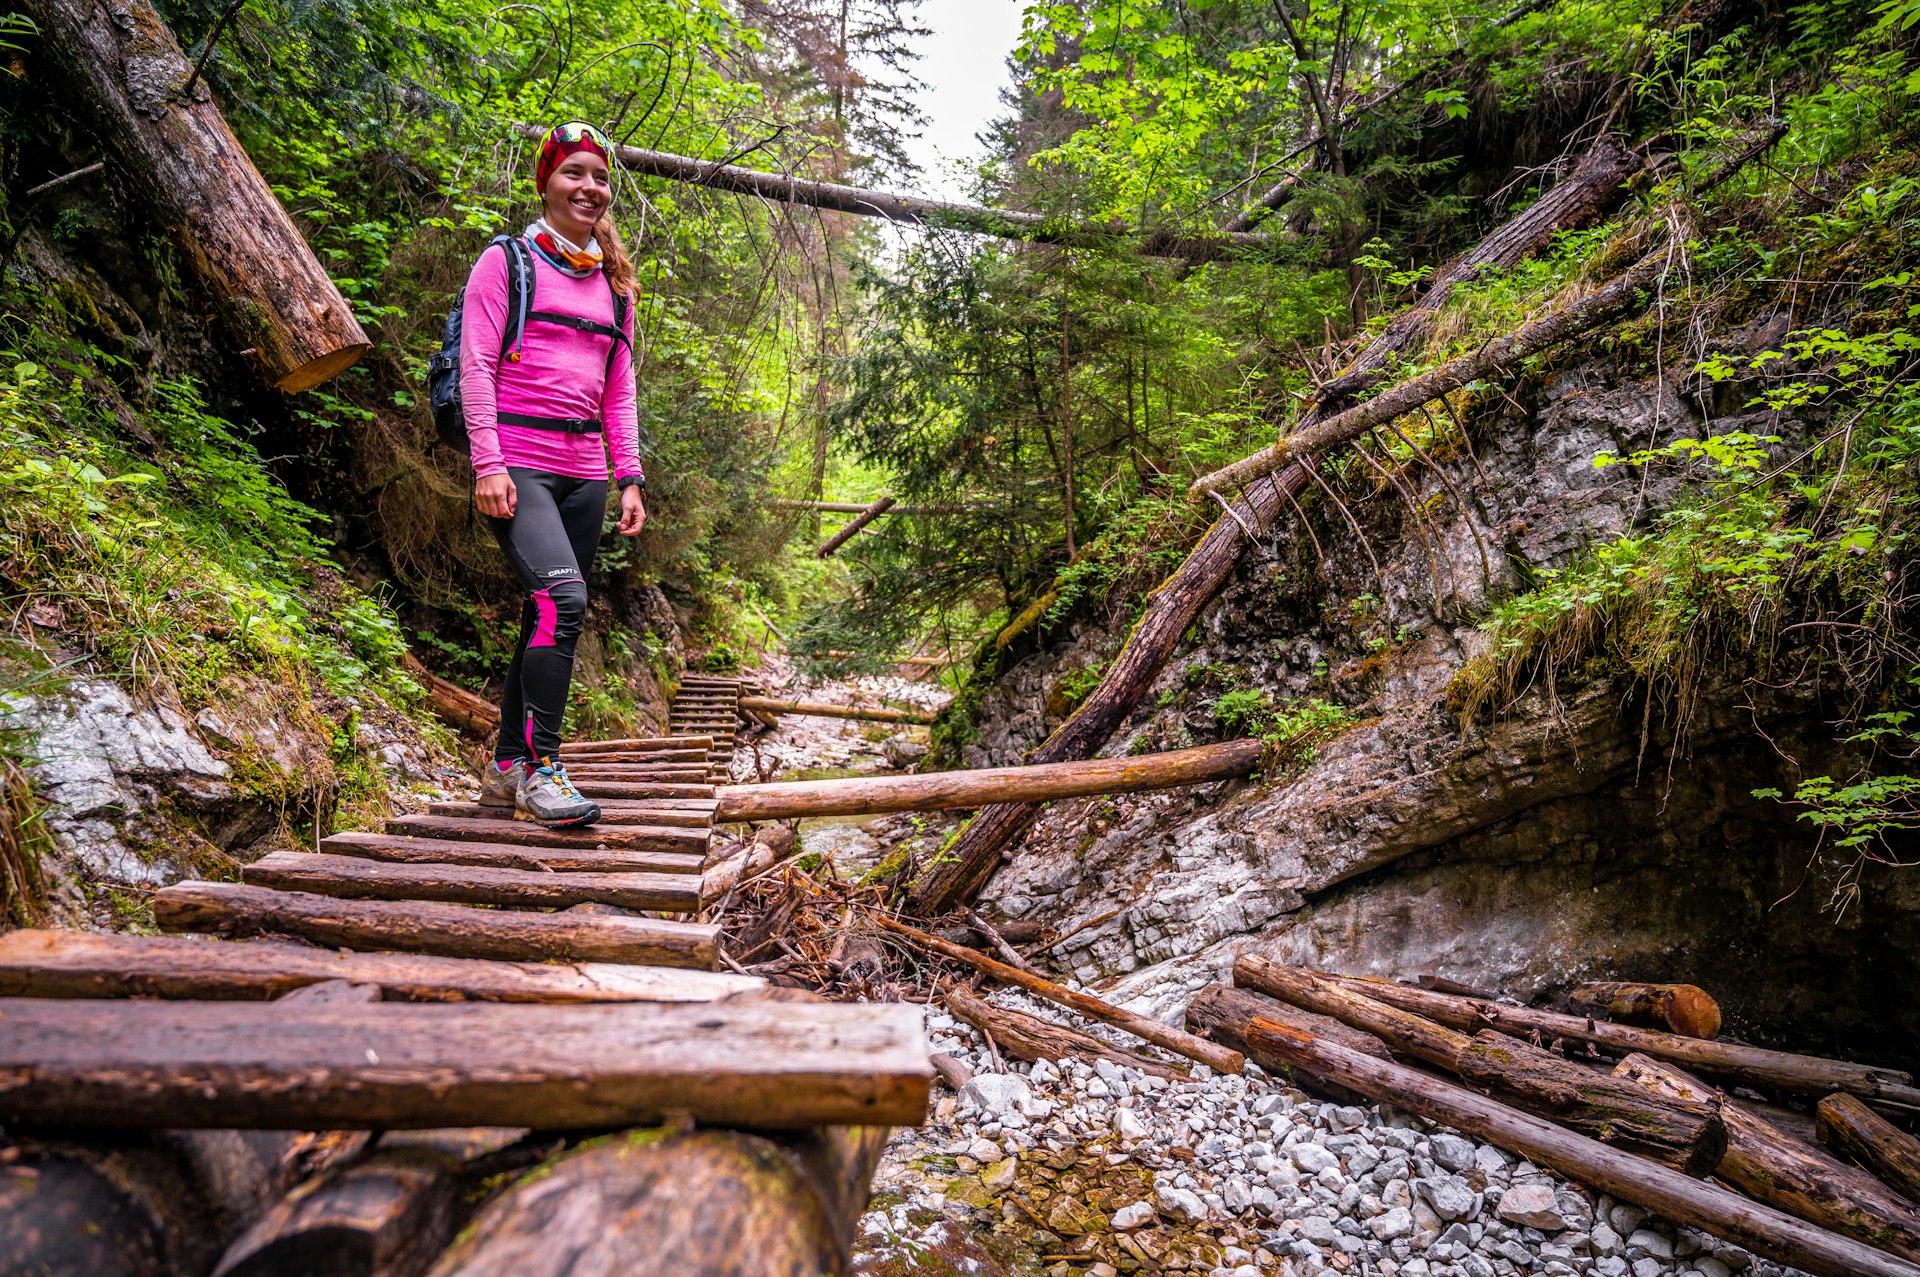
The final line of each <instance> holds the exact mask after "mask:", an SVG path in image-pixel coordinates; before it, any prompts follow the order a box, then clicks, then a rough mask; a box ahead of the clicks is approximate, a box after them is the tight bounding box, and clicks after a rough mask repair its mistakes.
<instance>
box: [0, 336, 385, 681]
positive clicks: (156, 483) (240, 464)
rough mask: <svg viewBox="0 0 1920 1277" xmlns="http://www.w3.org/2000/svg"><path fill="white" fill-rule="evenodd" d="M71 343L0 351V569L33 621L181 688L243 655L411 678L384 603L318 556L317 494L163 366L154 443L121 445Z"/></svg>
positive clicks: (152, 418) (110, 663)
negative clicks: (298, 494)
mask: <svg viewBox="0 0 1920 1277" xmlns="http://www.w3.org/2000/svg"><path fill="white" fill-rule="evenodd" d="M16 340H18V341H20V342H21V344H22V345H23V346H27V345H30V344H31V341H32V340H34V339H30V338H29V337H28V336H27V335H26V334H17V335H16ZM74 353H75V352H71V351H67V352H64V353H59V352H53V351H49V352H41V353H40V358H41V359H43V360H46V361H47V362H39V361H36V360H35V359H32V358H25V357H23V356H22V354H20V353H18V352H14V353H11V354H9V355H6V356H0V358H4V359H5V360H6V361H7V368H8V373H7V375H6V376H5V377H4V378H0V581H4V583H5V588H6V589H7V591H8V592H9V593H10V594H12V595H13V596H14V597H16V598H17V599H19V600H20V601H21V604H22V606H24V607H26V608H27V609H28V611H29V614H30V615H32V616H34V617H35V618H36V627H37V628H38V629H39V630H41V631H44V632H46V633H49V634H51V635H53V636H56V638H57V640H58V641H59V642H60V643H61V644H63V645H70V644H78V645H79V646H81V647H82V648H83V649H84V650H85V651H86V652H87V653H88V654H89V655H90V656H92V657H93V658H94V659H95V660H96V661H97V662H98V663H99V665H100V666H101V668H103V669H105V670H107V671H110V672H115V673H119V674H122V675H124V676H126V677H128V678H129V679H131V680H132V681H134V682H135V683H143V684H155V685H160V686H166V687H172V688H174V689H176V690H178V691H179V692H181V693H182V694H183V695H185V696H187V697H188V698H189V699H196V698H201V697H205V696H207V695H209V694H210V693H211V692H212V690H213V688H214V686H215V685H216V684H217V683H218V682H219V680H220V679H221V678H222V677H223V676H224V675H226V674H227V673H229V672H234V671H241V670H247V669H254V670H262V671H271V672H275V673H278V674H281V675H285V676H288V677H293V678H299V677H303V676H304V675H307V674H311V675H312V676H313V677H314V678H315V679H316V680H317V681H318V683H320V684H322V685H324V686H327V687H329V688H331V689H333V690H334V691H335V692H337V693H339V694H341V695H343V696H348V697H358V696H365V695H375V696H384V697H386V698H388V699H391V700H394V701H398V702H402V703H404V702H405V701H407V700H410V699H411V698H413V697H414V696H416V695H417V692H416V690H415V689H414V687H413V685H412V684H411V683H410V682H408V681H406V680H405V679H403V678H400V677H398V676H397V662H398V660H399V657H400V655H401V654H402V652H403V651H404V644H403V643H402V641H401V639H400V634H399V628H398V626H397V625H396V624H395V622H394V620H393V618H392V616H391V615H390V614H389V613H388V612H387V611H386V609H385V608H383V607H382V606H381V605H380V603H379V602H378V601H377V600H375V599H372V598H370V597H369V596H367V595H365V594H362V593H360V592H359V591H357V590H354V589H353V588H352V587H351V586H348V585H347V584H346V583H345V582H344V581H342V580H341V579H340V578H339V576H338V574H337V573H334V572H333V571H332V570H330V569H329V568H327V567H325V566H324V562H323V555H324V553H325V548H326V547H325V545H324V543H323V542H321V541H320V540H319V539H318V538H317V537H316V536H315V535H314V533H313V531H312V525H313V522H314V520H315V517H316V516H315V515H314V513H313V511H311V510H309V509H307V508H306V507H305V506H303V505H301V504H300V503H298V502H296V501H294V500H293V499H292V498H291V497H289V496H288V495H287V494H286V492H285V490H284V489H283V488H281V487H280V486H279V484H278V483H276V482H275V481H274V480H273V479H272V477H271V476H269V475H268V474H267V473H266V472H265V471H264V470H263V469H262V468H261V467H260V465H259V463H258V461H257V459H256V458H254V456H253V455H252V453H251V450H250V449H248V448H247V446H246V444H245V443H244V442H243V441H242V439H241V438H240V436H239V433H238V431H237V430H236V429H235V427H234V426H233V425H232V424H231V423H229V422H226V421H224V420H222V419H220V418H218V417H215V416H212V415H211V414H209V413H208V412H207V411H206V409H205V406H204V405H203V403H202V402H201V400H200V397H199V394H198V392H197V391H196V389H195V388H194V387H193V386H192V385H190V384H188V383H185V382H159V383H156V384H155V386H154V391H153V399H152V402H151V403H150V404H149V405H148V411H147V413H146V415H145V417H144V418H143V420H144V424H145V428H146V429H147V430H149V431H150V432H151V433H152V435H153V436H154V438H155V439H156V440H157V442H158V443H159V444H160V445H161V447H162V448H163V449H164V451H163V452H162V453H161V454H159V459H157V460H148V459H146V458H143V457H139V456H135V455H133V454H131V453H129V452H127V451H126V450H125V449H124V447H123V446H122V445H121V444H120V443H119V442H118V440H117V438H116V437H115V430H114V424H115V423H114V420H113V418H112V415H111V413H110V411H109V410H108V408H107V406H106V405H105V404H104V403H103V402H102V399H101V397H100V396H99V395H98V394H96V393H95V392H94V391H92V390H90V389H89V388H88V384H87V375H88V374H89V373H90V371H91V370H90V369H88V368H87V367H86V366H85V365H83V364H80V363H76V362H75V361H74V359H73V358H72V355H73V354H74ZM92 353H93V355H94V357H96V358H100V356H98V353H97V352H92ZM56 370H59V371H64V372H68V373H69V374H70V375H68V376H66V377H58V376H56V375H55V372H56Z"/></svg>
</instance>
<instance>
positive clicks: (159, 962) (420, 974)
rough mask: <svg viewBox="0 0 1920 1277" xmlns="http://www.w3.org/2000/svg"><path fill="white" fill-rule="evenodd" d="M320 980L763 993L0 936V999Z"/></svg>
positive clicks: (595, 973)
mask: <svg viewBox="0 0 1920 1277" xmlns="http://www.w3.org/2000/svg"><path fill="white" fill-rule="evenodd" d="M328 980H348V981H351V982H353V983H354V984H371V985H378V986H379V987H380V988H381V989H383V990H385V991H386V994H387V996H388V997H389V998H392V999H395V1000H404V1001H413V1002H467V1001H472V1002H713V1001H717V1000H719V999H721V998H726V997H731V996H733V995H735V994H739V993H745V992H750V991H752V990H756V989H760V988H764V987H765V985H766V982H765V981H764V980H761V979H758V978H756V977H753V976H741V975H732V974H728V973H723V972H713V971H689V970H685V969H683V968H675V967H643V966H631V965H626V964H615V963H606V962H586V963H580V964H578V965H569V966H557V965H553V964H550V963H545V962H497V961H482V960H476V959H473V958H449V957H429V956H423V955H420V954H395V953H341V952H339V951H337V950H332V949H316V948H314V947H312V946H311V945H304V944H290V943H287V942H284V941H276V940H250V941H240V942H228V941H221V940H210V939H203V938H199V937H192V936H127V935H99V934H95V933H92V932H83V931H12V932H8V933H7V934H5V935H0V997H9V998H191V999H196V1000H201V1001H209V1000H211V1001H224V1000H229V999H236V1000H242V1001H248V1000H250V1001H260V1002H264V1001H268V1000H270V999H273V998H277V997H279V996H280V995H281V994H283V993H286V992H289V991H290V990H293V989H299V988H304V987H306V986H308V985H314V984H320V983H323V982H325V981H328Z"/></svg>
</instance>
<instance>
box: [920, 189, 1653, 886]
mask: <svg viewBox="0 0 1920 1277" xmlns="http://www.w3.org/2000/svg"><path fill="white" fill-rule="evenodd" d="M1614 169H1617V166H1609V165H1604V164H1601V163H1599V162H1596V163H1595V164H1594V166H1593V167H1592V168H1589V167H1588V166H1587V165H1585V164H1583V165H1582V166H1581V168H1580V169H1577V170H1575V174H1576V176H1579V175H1580V174H1582V173H1585V174H1586V176H1585V177H1584V178H1582V179H1581V181H1582V183H1583V186H1584V185H1586V184H1587V183H1589V182H1590V183H1591V187H1592V194H1591V196H1590V197H1589V198H1586V199H1582V200H1580V201H1572V200H1571V199H1570V198H1569V204H1570V205H1572V206H1574V207H1577V208H1578V209H1579V210H1581V215H1582V216H1589V215H1591V213H1592V212H1593V211H1598V210H1601V209H1604V208H1606V207H1608V206H1609V205H1610V204H1611V203H1612V202H1615V201H1617V199H1618V198H1619V195H1620V193H1621V192H1620V187H1621V183H1622V181H1623V180H1624V177H1623V176H1622V175H1620V174H1619V173H1618V172H1617V171H1615V172H1614V176H1613V177H1612V179H1611V180H1612V184H1611V186H1609V185H1608V176H1607V174H1608V172H1609V171H1612V170H1614ZM1629 172H1630V170H1629ZM1571 181H1572V179H1569V182H1571ZM1563 185H1564V184H1563ZM1556 189H1558V188H1556ZM1530 213H1531V210H1529V211H1528V212H1526V213H1521V214H1520V215H1519V216H1518V217H1516V218H1514V219H1512V220H1511V221H1509V222H1508V223H1507V224H1506V225H1504V226H1502V227H1501V228H1500V229H1498V230H1496V231H1494V232H1493V234H1491V235H1489V236H1488V237H1487V238H1486V239H1485V240H1483V241H1482V242H1481V245H1480V246H1479V247H1476V248H1475V249H1473V250H1472V251H1470V252H1469V253H1467V254H1466V256H1465V257H1463V258H1461V259H1460V260H1459V261H1458V262H1457V263H1455V264H1452V265H1449V266H1448V267H1447V268H1446V269H1445V270H1443V271H1442V272H1441V273H1440V276H1439V277H1438V278H1437V279H1436V280H1435V282H1434V285H1433V287H1432V288H1430V289H1428V290H1427V295H1426V296H1425V297H1424V298H1423V299H1422V300H1421V304H1420V306H1419V307H1417V308H1416V309H1415V311H1413V312H1410V314H1409V315H1408V316H1407V317H1406V322H1405V324H1404V326H1390V327H1389V328H1388V330H1387V332H1383V333H1382V334H1381V335H1380V336H1379V337H1377V338H1375V339H1374V340H1373V341H1372V342H1370V343H1368V345H1367V348H1366V350H1364V351H1363V352H1361V354H1360V357H1359V358H1358V359H1356V360H1355V361H1354V364H1353V367H1352V368H1351V369H1349V370H1348V372H1347V373H1346V374H1345V375H1344V376H1342V377H1341V378H1339V379H1337V380H1336V381H1334V382H1332V383H1330V385H1329V392H1324V393H1322V394H1320V395H1319V396H1317V398H1316V401H1315V403H1314V404H1313V406H1312V407H1310V408H1308V409H1307V411H1306V412H1305V413H1304V414H1302V416H1301V419H1300V422H1299V425H1298V427H1297V428H1296V434H1297V433H1298V432H1299V431H1303V430H1306V429H1308V428H1309V427H1311V426H1313V425H1315V424H1316V423H1319V422H1321V421H1323V420H1324V419H1325V418H1327V417H1328V416H1330V415H1332V413H1333V412H1334V411H1335V410H1337V409H1338V408H1339V407H1340V406H1341V405H1342V403H1344V401H1345V400H1344V394H1342V393H1333V392H1334V391H1337V390H1338V388H1339V387H1342V386H1344V385H1354V386H1360V385H1370V384H1372V380H1373V379H1375V378H1377V377H1378V376H1379V375H1380V374H1381V373H1382V372H1383V371H1384V370H1385V369H1386V368H1387V367H1388V366H1389V364H1390V363H1391V362H1392V360H1393V359H1394V358H1395V357H1396V356H1397V355H1399V354H1400V353H1401V352H1402V351H1403V350H1407V349H1410V348H1411V347H1412V346H1413V344H1414V343H1415V341H1416V340H1418V339H1419V337H1420V336H1421V335H1422V334H1424V333H1425V332H1426V331H1427V328H1428V326H1429V325H1430V324H1431V323H1432V319H1433V315H1434V313H1435V312H1436V311H1437V310H1438V308H1439V306H1440V303H1441V302H1442V301H1443V300H1444V299H1445V298H1446V295H1447V293H1448V292H1449V291H1451V288H1452V286H1453V284H1454V283H1455V282H1456V281H1457V280H1459V279H1462V278H1465V277H1466V276H1467V275H1468V274H1471V273H1472V270H1474V269H1477V268H1479V267H1481V266H1485V265H1511V264H1512V263H1514V262H1517V261H1519V260H1521V259H1522V258H1524V257H1526V256H1528V255H1529V254H1531V253H1534V252H1537V251H1538V250H1539V249H1540V248H1541V246H1543V245H1544V244H1546V243H1547V241H1548V240H1549V239H1551V238H1552V237H1553V233H1554V232H1555V231H1556V230H1558V229H1559V226H1558V225H1557V224H1556V223H1554V222H1553V221H1550V220H1547V219H1544V218H1535V217H1532V216H1530ZM1399 324H1400V321H1398V320H1396V321H1395V325H1399ZM1356 379H1357V380H1356ZM1344 393H1345V394H1350V393H1351V391H1347V392H1344ZM1313 464H1314V462H1313V460H1312V458H1311V457H1305V458H1302V459H1301V460H1299V461H1297V462H1296V463H1295V464H1293V465H1290V466H1288V467H1287V468H1286V470H1285V471H1284V472H1283V473H1281V474H1279V475H1277V476H1271V477H1270V478H1269V481H1268V482H1266V483H1263V484H1256V485H1254V486H1253V487H1251V488H1249V489H1247V490H1246V491H1243V492H1242V493H1241V494H1240V497H1239V499H1238V500H1236V501H1234V502H1233V503H1232V504H1231V505H1227V503H1226V501H1225V499H1224V498H1222V499H1221V503H1222V504H1223V505H1227V513H1226V514H1225V515H1223V516H1222V517H1221V518H1220V519H1218V520H1216V521H1215V522H1214V524H1213V526H1212V527H1210V528H1208V529H1207V531H1206V535H1204V536H1202V537H1201V538H1200V540H1199V542H1198V544H1196V545H1195V546H1194V547H1193V549H1192V551H1191V552H1189V553H1188V555H1187V557H1186V559H1185V561H1184V562H1182V563H1181V565H1180V566H1179V568H1177V569H1176V570H1175V571H1174V573H1173V575H1171V576H1169V577H1168V578H1167V579H1166V580H1165V581H1163V582H1161V584H1160V587H1159V588H1158V589H1157V590H1155V591H1154V592H1153V593H1152V594H1150V595H1149V596H1148V597H1147V601H1146V607H1145V609H1144V610H1143V611H1142V612H1141V614H1140V619H1139V621H1138V622H1136V623H1135V625H1134V627H1133V632H1132V633H1131V634H1129V635H1128V636H1127V642H1126V646H1124V647H1123V648H1121V650H1120V654H1119V655H1118V656H1116V657H1115V658H1114V659H1113V663H1112V664H1111V665H1109V666H1108V667H1107V674H1106V677H1105V678H1103V679H1102V680H1101V681H1100V686H1098V687H1096V688H1095V689H1094V690H1093V693H1092V695H1090V696H1088V697H1087V699H1086V700H1085V701H1084V702H1082V703H1081V705H1080V708H1079V709H1077V710H1075V711H1074V713H1073V716H1072V717H1070V718H1068V719H1067V721H1066V722H1064V723H1062V724H1061V725H1060V727H1059V729H1058V730H1057V731H1055V732H1054V733H1053V735H1052V736H1050V737H1048V738H1047V740H1046V742H1045V743H1043V744H1042V745H1041V746H1040V747H1039V748H1038V749H1036V750H1035V751H1034V752H1033V754H1032V755H1031V756H1030V759H1031V761H1032V762H1036V763H1059V762H1066V761H1068V760H1070V759H1080V758H1090V757H1092V756H1093V755H1094V754H1095V753H1096V752H1098V751H1099V749H1100V747H1101V746H1102V745H1104V744H1106V742H1107V740H1108V738H1109V737H1111V736H1112V735H1113V733H1114V732H1115V731H1117V730H1119V727H1120V725H1121V724H1122V723H1123V722H1125V721H1126V719H1127V716H1128V715H1129V714H1131V713H1132V712H1133V707H1134V706H1135V705H1136V704H1138V703H1139V700H1140V698H1141V697H1142V696H1143V695H1145V694H1146V691H1147V689H1148V688H1149V687H1151V686H1152V685H1153V682H1154V680H1155V679H1157V678H1158V677H1159V676H1160V671H1161V670H1162V669H1163V668H1165V666H1166V663H1167V659H1168V658H1169V657H1170V656H1172V655H1173V651H1174V648H1175V647H1177V646H1178V645H1179V642H1180V638H1181V636H1182V635H1184V634H1185V633H1186V632H1187V628H1188V627H1189V626H1191V625H1192V624H1193V622H1194V620H1195V619H1196V618H1198V617H1199V615H1200V612H1201V609H1203V608H1205V607H1206V606H1207V604H1209V603H1211V602H1212V601H1213V598H1214V596H1215V595H1216V594H1218V593H1219V592H1220V588H1221V587H1222V586H1223V585H1225V584H1226V582H1227V578H1228V577H1229V576H1231V575H1232V573H1233V569H1234V565H1235V564H1237V563H1238V562H1239V561H1240V551H1241V549H1242V547H1243V546H1244V545H1245V544H1246V543H1247V541H1249V540H1251V539H1253V538H1257V537H1260V536H1262V535H1264V534H1265V533H1266V532H1267V531H1268V529H1270V528H1271V527H1272V526H1273V524H1274V522H1275V520H1277V519H1278V518H1279V517H1280V515H1281V513H1282V512H1284V511H1286V510H1288V509H1291V508H1292V506H1293V504H1294V502H1296V501H1297V500H1298V499H1299V497H1300V494H1301V493H1302V492H1303V491H1305V489H1306V486H1307V483H1308V481H1309V473H1310V470H1309V468H1310V467H1311V466H1312V465H1313ZM1039 813H1040V809H1039V808H1038V807H1037V806H1035V805H1033V804H1031V803H1013V802H1002V803H996V804H994V805H993V806H991V807H989V808H987V809H986V810H984V811H982V812H981V813H980V814H979V815H977V816H975V817H974V818H973V820H972V821H971V822H970V823H969V824H968V825H967V827H966V828H965V829H964V830H962V831H961V833H960V837H959V838H958V839H957V840H956V841H955V842H954V844H953V846H952V847H950V848H948V850H947V855H946V856H945V857H944V858H943V863H942V864H941V866H940V867H939V868H937V869H936V870H935V871H934V872H933V873H931V874H930V875H929V876H928V877H927V878H926V879H925V880H923V881H922V882H921V883H919V884H918V885H917V886H916V888H915V890H914V895H913V903H914V907H915V908H916V909H918V910H919V911H920V912H921V913H923V914H934V913H944V912H946V911H947V910H949V909H951V908H953V907H954V906H955V905H956V904H959V903H962V902H964V901H968V900H971V899H973V897H974V896H975V895H977V894H978V893H979V891H980V889H981V888H982V887H984V886H986V884H987V880H988V879H989V878H991V877H993V874H994V871H995V870H997V869H998V868H999V867H1000V861H1001V859H1002V856H1003V854H1004V853H1005V852H1006V851H1007V850H1008V849H1009V848H1010V847H1012V845H1013V844H1014V843H1016V842H1018V841H1019V840H1020V839H1021V838H1022V837H1023V836H1025V834H1026V832H1027V830H1028V829H1030V828H1032V826H1033V822H1034V820H1035V819H1036V818H1037V817H1038V816H1039Z"/></svg>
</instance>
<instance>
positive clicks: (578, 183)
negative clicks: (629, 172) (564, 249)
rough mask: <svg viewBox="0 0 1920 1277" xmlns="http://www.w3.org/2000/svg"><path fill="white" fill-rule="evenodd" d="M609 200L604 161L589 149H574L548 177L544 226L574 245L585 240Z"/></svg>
mask: <svg viewBox="0 0 1920 1277" xmlns="http://www.w3.org/2000/svg"><path fill="white" fill-rule="evenodd" d="M612 202H613V182H612V176H611V175H610V174H609V173H608V171H607V162H606V161H605V160H603V159H601V158H600V157H599V156H598V155H595V154H594V153H593V152H592V151H575V152H574V153H573V154H572V155H569V156H568V157H567V158H566V159H564V160H562V161H561V162H560V167H559V168H557V169H555V170H554V171H553V175H552V176H551V177H549V178H547V194H546V214H547V225H549V226H551V227H553V229H554V230H556V231H559V232H560V233H561V234H562V235H564V236H566V237H567V238H568V239H570V240H572V241H573V242H574V243H576V244H584V243H586V242H587V236H588V235H590V234H592V232H593V224H594V223H595V222H597V221H599V220H600V214H601V213H602V212H604V211H605V210H606V207H607V205H608V204H610V203H612Z"/></svg>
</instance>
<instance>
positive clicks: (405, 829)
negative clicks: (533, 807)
mask: <svg viewBox="0 0 1920 1277" xmlns="http://www.w3.org/2000/svg"><path fill="white" fill-rule="evenodd" d="M387 832H388V833H390V834H407V835H410V836H412V837H415V838H451V839H455V840H458V841H461V842H492V843H504V844H507V845H509V846H514V847H571V848H575V849H579V850H586V849H592V848H596V847H600V848H615V847H618V848H620V849H621V850H623V851H665V852H673V853H677V854H679V855H695V854H704V853H705V851H706V849H707V842H708V834H707V831H705V830H703V829H681V828H673V827H671V826H650V825H610V826H608V827H607V828H605V829H602V828H600V827H599V826H598V825H588V826H586V827H584V828H578V829H548V828H547V827H546V826H544V825H538V824H535V823H534V822H533V821H531V820H461V819H458V818H456V817H452V816H395V817H393V818H392V819H390V820H389V821H387Z"/></svg>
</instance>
